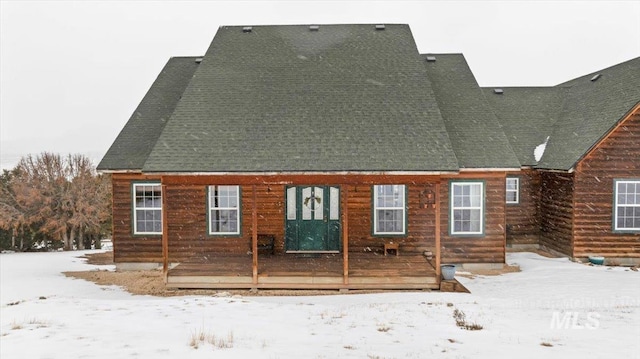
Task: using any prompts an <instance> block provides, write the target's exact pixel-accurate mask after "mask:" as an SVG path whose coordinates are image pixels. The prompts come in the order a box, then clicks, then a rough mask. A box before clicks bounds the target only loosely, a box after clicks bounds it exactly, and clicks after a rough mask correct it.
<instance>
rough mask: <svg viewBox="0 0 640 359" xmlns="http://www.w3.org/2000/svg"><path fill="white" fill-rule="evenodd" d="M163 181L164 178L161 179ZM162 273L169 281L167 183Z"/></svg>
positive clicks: (163, 213) (164, 205)
mask: <svg viewBox="0 0 640 359" xmlns="http://www.w3.org/2000/svg"><path fill="white" fill-rule="evenodd" d="M161 182H162V180H161ZM161 188H162V273H163V274H164V282H165V284H166V283H167V275H168V273H169V223H168V222H169V208H167V202H168V201H167V185H165V184H163V185H162V187H161Z"/></svg>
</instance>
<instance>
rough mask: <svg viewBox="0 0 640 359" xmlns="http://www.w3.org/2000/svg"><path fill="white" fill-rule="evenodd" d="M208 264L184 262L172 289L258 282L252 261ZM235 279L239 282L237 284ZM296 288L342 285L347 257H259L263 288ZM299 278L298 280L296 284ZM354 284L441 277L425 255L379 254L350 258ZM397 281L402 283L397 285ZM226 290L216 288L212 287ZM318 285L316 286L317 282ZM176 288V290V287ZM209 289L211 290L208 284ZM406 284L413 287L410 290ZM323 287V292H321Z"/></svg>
mask: <svg viewBox="0 0 640 359" xmlns="http://www.w3.org/2000/svg"><path fill="white" fill-rule="evenodd" d="M206 258H207V259H206V260H197V261H190V262H183V263H180V264H178V265H177V266H176V267H174V268H172V269H170V270H169V272H168V275H167V284H168V285H169V286H175V287H180V286H181V285H185V281H188V283H189V287H192V288H193V287H197V286H198V281H199V280H201V281H202V283H203V287H212V286H213V287H220V288H222V287H224V286H225V284H227V285H229V286H230V287H232V286H235V285H239V286H240V285H243V283H244V285H246V283H247V278H251V277H252V256H251V255H228V254H217V255H214V254H208V255H207V256H206ZM233 278H237V279H238V281H237V282H235V281H234V279H233ZM279 278H281V279H282V282H283V283H285V282H286V283H289V284H290V285H291V286H295V284H296V283H297V282H299V283H302V284H301V285H303V284H304V285H305V286H311V287H312V286H313V285H310V284H308V283H309V281H312V280H311V279H313V278H322V280H323V281H332V279H331V278H334V279H333V280H335V281H336V282H340V283H341V281H338V279H342V278H343V263H342V254H317V255H299V254H277V255H262V254H260V255H259V257H258V280H259V283H261V284H260V285H259V286H258V287H269V286H270V285H273V286H274V287H275V286H277V285H276V284H270V283H278V279H279ZM296 278H298V279H296ZM349 278H353V281H354V282H356V283H367V284H366V285H367V286H370V287H372V288H374V287H376V283H379V284H380V287H381V288H383V287H385V288H386V287H393V286H394V284H397V286H398V288H400V287H403V286H406V287H411V286H419V285H420V283H435V282H437V280H436V271H435V269H434V267H433V265H432V264H431V263H430V262H429V261H428V260H427V259H426V258H425V257H423V256H421V255H411V254H404V255H400V256H382V255H378V254H374V253H350V254H349ZM394 278H397V280H394ZM218 279H219V280H220V281H221V282H222V283H220V284H215V285H213V284H211V282H214V283H218ZM312 282H313V281H312ZM172 283H173V284H172ZM207 283H208V284H207ZM406 283H410V284H409V285H407V284H406ZM319 287H321V286H319Z"/></svg>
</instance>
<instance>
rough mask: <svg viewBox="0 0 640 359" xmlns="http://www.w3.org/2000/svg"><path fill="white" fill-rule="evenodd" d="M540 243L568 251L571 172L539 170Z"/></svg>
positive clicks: (569, 243) (554, 248) (570, 234)
mask: <svg viewBox="0 0 640 359" xmlns="http://www.w3.org/2000/svg"><path fill="white" fill-rule="evenodd" d="M540 180H541V184H540V187H541V197H540V244H541V245H543V246H544V247H547V248H549V249H552V250H554V251H556V252H559V253H563V254H566V255H569V256H570V255H571V248H572V243H571V242H572V234H573V222H572V220H573V194H574V188H573V174H570V173H561V172H542V173H541V177H540Z"/></svg>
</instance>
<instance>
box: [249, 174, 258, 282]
mask: <svg viewBox="0 0 640 359" xmlns="http://www.w3.org/2000/svg"><path fill="white" fill-rule="evenodd" d="M251 192H252V197H253V201H252V206H251V227H252V228H251V252H252V253H253V266H252V267H253V271H252V272H253V284H258V202H257V201H258V200H257V198H258V196H257V195H256V185H255V184H254V185H252V186H251Z"/></svg>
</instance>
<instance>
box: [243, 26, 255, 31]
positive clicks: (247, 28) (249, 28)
mask: <svg viewBox="0 0 640 359" xmlns="http://www.w3.org/2000/svg"><path fill="white" fill-rule="evenodd" d="M251 30H253V27H251V26H245V27H243V28H242V32H251Z"/></svg>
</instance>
